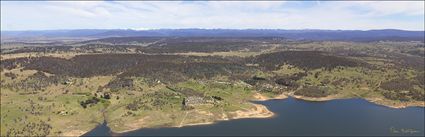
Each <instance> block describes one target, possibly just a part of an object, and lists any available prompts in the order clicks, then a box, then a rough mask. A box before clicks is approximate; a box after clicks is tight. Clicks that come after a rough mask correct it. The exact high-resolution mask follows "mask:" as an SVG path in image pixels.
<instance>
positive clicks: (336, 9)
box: [1, 1, 424, 30]
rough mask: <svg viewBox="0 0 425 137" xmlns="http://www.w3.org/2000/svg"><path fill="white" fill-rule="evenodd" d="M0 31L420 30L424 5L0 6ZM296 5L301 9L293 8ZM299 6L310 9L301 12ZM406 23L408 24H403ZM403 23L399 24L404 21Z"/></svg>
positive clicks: (208, 3) (97, 3) (199, 3)
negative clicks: (131, 29) (160, 29)
mask: <svg viewBox="0 0 425 137" xmlns="http://www.w3.org/2000/svg"><path fill="white" fill-rule="evenodd" d="M1 4H2V5H1V7H2V9H1V11H2V13H1V15H2V17H1V19H2V21H1V22H2V29H8V30H10V29H78V28H143V29H146V28H238V29H239V28H240V29H243V28H281V29H384V28H395V29H408V30H424V25H423V24H424V21H423V20H424V17H423V16H424V2H423V1H422V2H420V1H419V2H363V1H360V2H356V1H352V2H342V1H337V2H320V3H317V2H313V1H312V2H298V1H288V2H285V1H248V2H241V1H195V2H180V1H148V2H146V1H143V2H141V1H114V2H110V1H94V2H83V1H79V2H62V1H61V2H59V1H56V2H3V1H2V2H1ZM293 4H298V5H301V7H296V6H293ZM303 5H310V6H305V7H302V6H303ZM406 18H409V20H407V19H406ZM404 19H405V20H404Z"/></svg>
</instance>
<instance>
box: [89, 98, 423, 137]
mask: <svg viewBox="0 0 425 137" xmlns="http://www.w3.org/2000/svg"><path fill="white" fill-rule="evenodd" d="M255 103H258V104H262V105H265V106H267V108H268V109H269V110H270V111H272V112H274V113H275V116H274V117H272V118H265V119H237V120H229V121H220V122H217V123H215V124H211V125H197V126H186V127H181V128H175V127H171V128H144V129H139V130H135V131H131V132H126V133H121V134H115V133H112V132H111V131H110V129H109V128H108V127H107V125H106V123H103V124H101V125H99V126H97V127H96V128H94V129H93V130H92V131H90V132H88V133H86V134H85V135H84V136H144V135H145V136H201V135H209V136H224V135H227V136H231V135H238V136H286V135H287V136H294V135H321V136H330V135H332V136H338V135H350V136H361V135H369V136H371V135H381V136H389V135H394V136H409V135H412V136H424V115H425V112H424V108H423V107H407V108H403V109H394V108H389V107H386V106H381V105H376V104H374V103H370V102H368V101H366V100H364V99H357V98H354V99H337V100H331V101H323V102H309V101H304V100H298V99H295V98H287V99H282V100H268V101H261V102H255Z"/></svg>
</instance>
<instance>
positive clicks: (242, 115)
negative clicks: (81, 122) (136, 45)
mask: <svg viewBox="0 0 425 137" xmlns="http://www.w3.org/2000/svg"><path fill="white" fill-rule="evenodd" d="M288 97H292V98H295V99H300V100H304V101H313V102H322V101H330V100H335V99H348V98H342V97H339V95H331V96H326V97H319V98H315V97H305V96H298V95H293V93H283V94H280V95H277V96H274V97H267V96H264V95H262V94H260V93H255V94H254V95H253V99H252V100H251V101H267V100H273V99H286V98H288ZM362 99H364V100H366V101H368V102H371V103H374V104H376V105H382V106H385V107H389V108H393V109H402V108H406V107H425V102H419V101H416V102H413V103H412V102H406V103H403V104H393V105H391V104H388V102H382V101H383V100H382V99H379V98H362ZM251 104H252V105H253V106H254V108H251V109H248V111H247V110H237V111H233V112H227V114H231V115H235V116H231V117H229V116H228V115H227V114H226V113H223V114H222V117H221V118H219V119H214V120H213V121H207V122H199V123H185V124H181V125H174V126H169V127H174V128H181V127H186V126H198V125H210V124H214V123H217V122H220V121H228V120H235V119H246V118H271V117H273V116H275V114H274V113H273V112H271V111H270V110H268V109H267V107H266V106H264V105H261V104H256V103H251ZM142 119H145V118H142ZM142 121H143V120H142ZM138 122H139V121H138ZM143 128H147V127H145V126H141V127H138V128H134V129H129V130H123V131H112V129H111V131H112V133H114V134H121V133H125V132H130V131H135V130H139V129H143ZM76 131H77V130H75V131H70V132H67V133H68V134H63V135H71V136H81V135H83V134H85V133H86V132H84V133H82V134H81V135H78V134H77V133H81V132H82V131H81V130H78V131H79V132H77V133H76ZM87 132H88V131H87ZM69 133H70V134H69Z"/></svg>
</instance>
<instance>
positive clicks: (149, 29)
mask: <svg viewBox="0 0 425 137" xmlns="http://www.w3.org/2000/svg"><path fill="white" fill-rule="evenodd" d="M189 29H198V30H312V31H314V30H316V31H320V30H324V31H373V30H400V31H425V29H424V30H407V29H398V28H385V29H314V28H305V29H285V28H243V29H242V28H142V29H140V28H78V29H32V30H1V29H0V31H1V32H6V31H9V32H13V31H15V32H19V31H21V32H22V31H72V30H133V31H155V30H189Z"/></svg>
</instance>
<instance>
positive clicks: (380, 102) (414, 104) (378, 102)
mask: <svg viewBox="0 0 425 137" xmlns="http://www.w3.org/2000/svg"><path fill="white" fill-rule="evenodd" d="M287 96H290V97H293V98H295V99H300V100H304V101H313V102H314V101H316V102H322V101H330V100H335V99H349V98H343V97H339V96H338V95H331V96H326V97H319V98H315V97H305V96H298V95H294V94H293V93H288V94H287ZM361 99H364V100H366V101H368V102H370V103H374V104H376V105H381V106H385V107H389V108H394V109H402V108H407V107H425V102H420V101H413V102H403V103H397V104H396V103H394V102H391V100H384V99H381V98H361Z"/></svg>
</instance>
